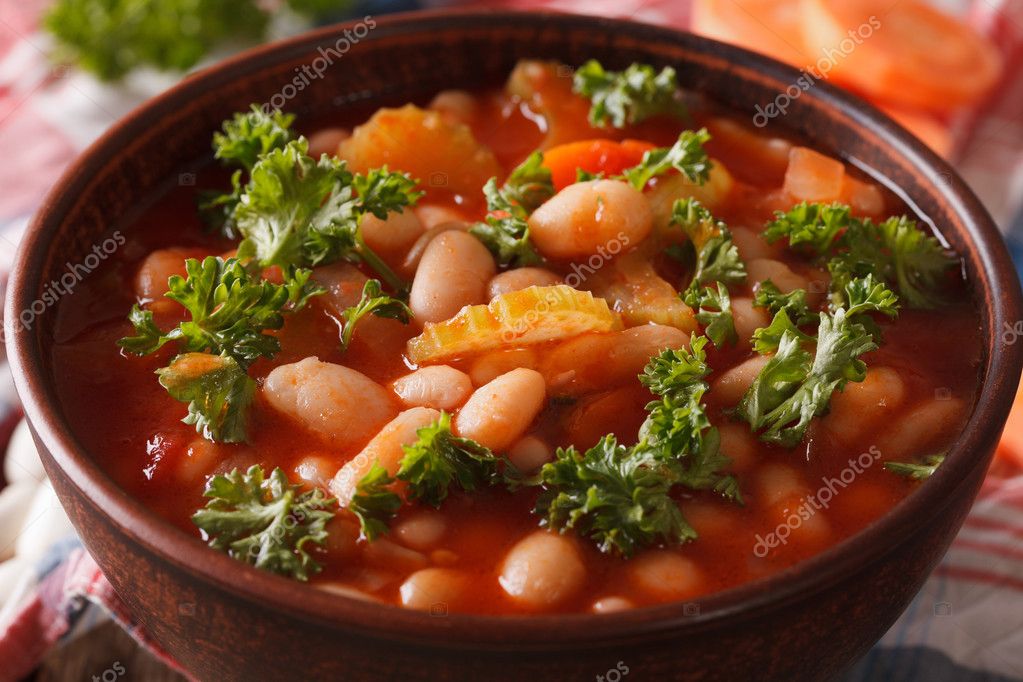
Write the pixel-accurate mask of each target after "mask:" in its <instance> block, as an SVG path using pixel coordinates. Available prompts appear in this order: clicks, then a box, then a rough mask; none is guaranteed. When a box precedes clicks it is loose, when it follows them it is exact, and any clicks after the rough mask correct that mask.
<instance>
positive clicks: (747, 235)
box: [732, 227, 778, 261]
mask: <svg viewBox="0 0 1023 682" xmlns="http://www.w3.org/2000/svg"><path fill="white" fill-rule="evenodd" d="M732 242H733V243H734V244H735V246H736V248H738V249H739V257H740V258H742V260H743V261H751V260H753V259H759V258H774V257H775V256H776V255H777V253H778V247H777V246H772V245H771V244H768V243H767V241H766V240H765V239H764V238H763V237H761V236H760V235H759V234H758V233H757V232H755V231H753V230H751V229H749V228H746V227H733V228H732Z"/></svg>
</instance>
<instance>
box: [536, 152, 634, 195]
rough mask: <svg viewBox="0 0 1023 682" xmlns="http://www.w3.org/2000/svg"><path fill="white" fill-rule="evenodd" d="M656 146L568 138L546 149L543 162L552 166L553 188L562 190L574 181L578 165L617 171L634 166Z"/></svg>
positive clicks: (590, 170) (589, 169) (591, 169)
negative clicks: (563, 142)
mask: <svg viewBox="0 0 1023 682" xmlns="http://www.w3.org/2000/svg"><path fill="white" fill-rule="evenodd" d="M653 148H654V146H653V145H652V144H650V143H649V142H641V141H639V140H623V141H621V142H616V141H614V140H606V139H596V140H582V141H580V142H569V143H568V144H562V145H558V146H557V147H552V148H551V149H548V150H547V151H546V152H544V155H543V165H544V166H546V167H547V168H549V169H550V170H551V180H552V181H553V182H554V189H555V190H557V191H561V189H562V188H564V187H567V186H568V185H571V184H572V183H574V182H575V176H576V169H577V168H581V169H582V170H584V171H586V172H587V173H600V172H603V173H605V174H606V175H618V174H620V173H621V172H622V171H623V170H625V169H626V168H630V167H632V166H635V165H636V164H637V163H639V162H640V161H641V160H642V159H643V154H645V153H646V152H647V151H648V150H650V149H653Z"/></svg>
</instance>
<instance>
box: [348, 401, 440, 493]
mask: <svg viewBox="0 0 1023 682" xmlns="http://www.w3.org/2000/svg"><path fill="white" fill-rule="evenodd" d="M439 418H440V412H438V411H437V410H431V409H430V408H428V407H413V408H412V409H410V410H405V411H404V412H402V413H401V414H399V415H398V416H397V417H395V418H394V419H392V420H391V421H390V422H388V424H387V425H386V426H384V428H382V429H380V433H378V434H377V435H376V436H374V437H373V440H371V441H370V442H369V443H367V444H366V447H364V448H363V449H362V452H360V453H359V454H357V455H356V456H355V457H354V458H352V460H351V461H349V462H347V463H346V464H345V465H344V466H343V467H341V468H340V469H339V470H338V472H337V474H335V475H334V478H333V480H331V482H330V492H332V493H333V494H334V496H335V497H337V499H338V503H339V504H340V505H341V506H342V507H347V506H348V503H349V502H351V501H352V496H353V495H354V494H355V488H356V486H357V485H359V481H361V480H362V477H363V476H365V475H366V474H367V473H369V470H370V469H372V468H373V465H374V464H380V466H382V467H383V468H385V469H387V473H389V474H391V475H392V476H393V475H394V474H396V473H397V472H398V465H399V464H400V463H401V458H402V457H404V456H405V451H404V450H403V449H402V446H404V445H411V444H412V443H414V442H416V440H417V439H418V436H417V435H416V431H418V430H419V429H421V428H423V427H424V426H429V425H430V424H432V423H434V422H436V421H437V420H438V419H439Z"/></svg>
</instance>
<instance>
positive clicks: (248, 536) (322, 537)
mask: <svg viewBox="0 0 1023 682" xmlns="http://www.w3.org/2000/svg"><path fill="white" fill-rule="evenodd" d="M203 496H204V497H206V498H207V499H208V501H207V502H206V506H205V507H204V508H202V509H200V510H199V511H197V512H196V513H195V514H193V515H192V522H193V523H194V524H195V525H196V526H198V527H199V529H200V530H202V532H203V534H204V535H205V537H206V538H207V539H208V541H209V545H210V547H213V548H214V549H219V550H222V551H225V552H227V553H228V554H229V555H230V556H231V557H233V558H235V559H237V560H239V561H243V562H245V563H247V564H251V565H252V566H255V567H256V568H261V569H264V570H267V571H272V572H273V573H279V574H281V575H286V576H289V577H292V578H295V579H296V580H302V581H305V580H308V579H309V576H310V574H313V573H318V572H319V571H320V570H321V566H320V564H319V563H317V562H316V561H315V560H314V559H313V557H312V555H311V554H310V553H309V549H310V548H311V547H313V546H317V545H319V546H322V545H323V544H324V542H325V541H326V539H327V528H326V525H327V522H328V521H330V520H331V519H332V518H333V517H334V513H335V512H334V509H335V508H336V500H334V499H333V498H329V497H327V496H326V495H324V493H323V491H322V490H320V489H319V488H314V489H313V490H307V491H304V492H303V491H301V488H300V487H299V486H296V485H291V484H290V483H289V482H288V479H287V477H286V476H285V475H284V472H283V471H281V469H279V468H277V469H274V470H273V471H272V472H271V473H270V476H269V478H267V477H266V476H265V474H264V472H263V468H262V467H260V466H252V467H250V468H249V470H248V471H246V472H245V473H244V474H243V473H242V472H241V471H239V470H238V469H234V470H232V471H231V472H230V473H228V474H217V475H215V476H213V477H211V478H210V479H209V481H208V482H207V484H206V491H205V492H204V493H203Z"/></svg>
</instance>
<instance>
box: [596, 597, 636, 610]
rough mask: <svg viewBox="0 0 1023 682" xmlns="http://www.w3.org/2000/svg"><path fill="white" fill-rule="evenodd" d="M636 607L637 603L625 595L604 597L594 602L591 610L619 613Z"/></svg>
mask: <svg viewBox="0 0 1023 682" xmlns="http://www.w3.org/2000/svg"><path fill="white" fill-rule="evenodd" d="M632 608H635V604H633V603H632V602H631V601H629V600H628V599H626V598H625V597H602V598H601V599H598V600H597V601H595V602H593V606H591V607H590V610H591V611H593V612H594V613H618V612H619V611H628V610H629V609H632Z"/></svg>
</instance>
